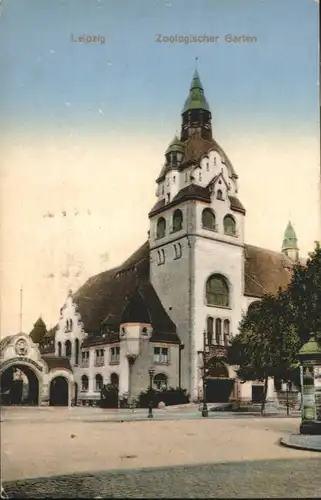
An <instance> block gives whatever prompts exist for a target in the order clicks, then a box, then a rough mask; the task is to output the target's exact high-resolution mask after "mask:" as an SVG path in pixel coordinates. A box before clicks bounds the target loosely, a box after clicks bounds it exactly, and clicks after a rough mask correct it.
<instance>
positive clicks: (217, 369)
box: [206, 358, 234, 403]
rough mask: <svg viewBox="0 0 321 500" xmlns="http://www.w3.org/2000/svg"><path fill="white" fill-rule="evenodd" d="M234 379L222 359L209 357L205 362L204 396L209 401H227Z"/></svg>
mask: <svg viewBox="0 0 321 500" xmlns="http://www.w3.org/2000/svg"><path fill="white" fill-rule="evenodd" d="M233 386H234V380H233V379H231V378H229V372H228V368H227V366H226V364H225V363H224V361H223V360H222V359H217V358H211V359H210V360H209V361H208V363H207V375H206V397H207V401H208V402H209V403H227V402H228V401H229V399H230V396H231V394H232V391H233Z"/></svg>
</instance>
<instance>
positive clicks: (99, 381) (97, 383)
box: [95, 373, 103, 392]
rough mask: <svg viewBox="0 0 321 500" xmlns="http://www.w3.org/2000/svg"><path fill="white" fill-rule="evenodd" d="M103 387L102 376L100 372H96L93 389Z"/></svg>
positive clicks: (96, 389) (97, 389)
mask: <svg viewBox="0 0 321 500" xmlns="http://www.w3.org/2000/svg"><path fill="white" fill-rule="evenodd" d="M102 388H103V377H102V376H101V375H100V373H97V375H96V377H95V391H96V392H98V391H101V390H102Z"/></svg>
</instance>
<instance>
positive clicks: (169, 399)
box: [138, 387, 190, 408]
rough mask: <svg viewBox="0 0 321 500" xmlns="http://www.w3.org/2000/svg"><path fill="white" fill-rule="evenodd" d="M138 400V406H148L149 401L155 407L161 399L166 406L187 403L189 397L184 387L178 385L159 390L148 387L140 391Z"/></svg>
mask: <svg viewBox="0 0 321 500" xmlns="http://www.w3.org/2000/svg"><path fill="white" fill-rule="evenodd" d="M138 401H139V407H140V408H148V406H149V404H150V401H152V403H153V408H157V406H158V404H159V403H160V402H161V401H163V402H164V403H165V405H166V406H171V405H180V404H186V403H189V401H190V399H189V395H188V394H187V391H186V389H181V388H179V387H177V388H176V389H174V388H173V387H169V388H168V389H162V390H159V391H156V390H154V389H152V390H151V391H150V389H148V390H147V391H145V392H141V393H140V395H139V397H138Z"/></svg>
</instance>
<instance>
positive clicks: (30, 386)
mask: <svg viewBox="0 0 321 500" xmlns="http://www.w3.org/2000/svg"><path fill="white" fill-rule="evenodd" d="M0 387H1V389H0V390H1V404H2V405H4V406H5V405H14V406H20V405H26V406H31V405H32V406H34V405H38V404H39V381H38V377H37V375H36V374H35V372H34V371H33V370H32V369H31V368H30V367H29V366H25V365H23V364H15V365H13V366H10V367H9V368H7V369H6V370H5V371H4V372H3V373H2V374H1V383H0Z"/></svg>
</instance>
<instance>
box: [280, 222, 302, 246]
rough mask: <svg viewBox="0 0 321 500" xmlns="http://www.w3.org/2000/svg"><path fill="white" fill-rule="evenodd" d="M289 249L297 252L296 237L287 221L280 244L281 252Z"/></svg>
mask: <svg viewBox="0 0 321 500" xmlns="http://www.w3.org/2000/svg"><path fill="white" fill-rule="evenodd" d="M289 249H293V250H298V239H297V237H296V234H295V231H294V228H293V226H292V224H291V221H289V222H288V225H287V226H286V230H285V232H284V238H283V243H282V250H289Z"/></svg>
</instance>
